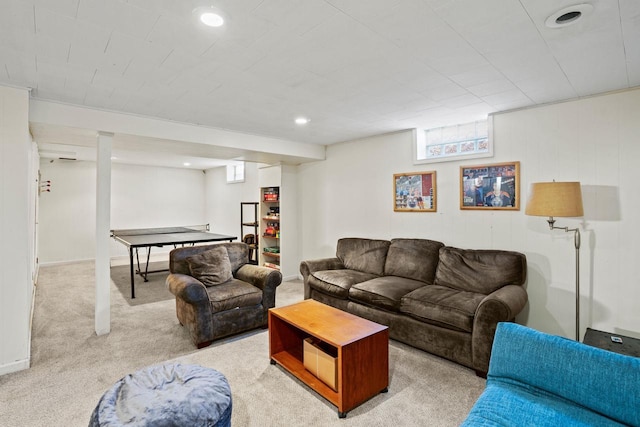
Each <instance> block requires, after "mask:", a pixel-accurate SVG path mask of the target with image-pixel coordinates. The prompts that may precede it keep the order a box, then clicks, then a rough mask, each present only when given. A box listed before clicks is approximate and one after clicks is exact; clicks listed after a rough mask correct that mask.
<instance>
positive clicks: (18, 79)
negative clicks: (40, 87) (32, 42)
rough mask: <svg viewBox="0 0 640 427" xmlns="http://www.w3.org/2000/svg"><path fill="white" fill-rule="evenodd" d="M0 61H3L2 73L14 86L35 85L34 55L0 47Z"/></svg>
mask: <svg viewBox="0 0 640 427" xmlns="http://www.w3.org/2000/svg"><path fill="white" fill-rule="evenodd" d="M0 58H1V59H0V61H1V62H2V63H3V67H2V74H3V75H6V76H7V79H8V80H7V82H8V83H10V84H13V85H16V86H25V87H35V86H36V84H37V70H36V60H35V57H30V56H27V55H24V54H21V53H20V52H16V51H13V50H11V49H3V48H0Z"/></svg>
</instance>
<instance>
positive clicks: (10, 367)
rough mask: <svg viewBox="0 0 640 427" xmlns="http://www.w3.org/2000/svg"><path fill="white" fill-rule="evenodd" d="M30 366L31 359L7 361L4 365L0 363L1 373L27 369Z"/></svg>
mask: <svg viewBox="0 0 640 427" xmlns="http://www.w3.org/2000/svg"><path fill="white" fill-rule="evenodd" d="M29 366H30V363H29V359H23V360H17V361H15V362H12V363H6V364H4V365H0V375H6V374H10V373H12V372H18V371H23V370H25V369H29Z"/></svg>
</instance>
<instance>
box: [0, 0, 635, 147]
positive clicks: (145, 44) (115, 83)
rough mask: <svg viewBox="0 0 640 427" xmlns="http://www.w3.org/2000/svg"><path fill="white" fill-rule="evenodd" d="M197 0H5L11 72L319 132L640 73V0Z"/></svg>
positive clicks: (469, 109)
mask: <svg viewBox="0 0 640 427" xmlns="http://www.w3.org/2000/svg"><path fill="white" fill-rule="evenodd" d="M198 4H200V3H199V2H198V1H196V0H188V1H175V0H111V1H107V0H56V1H49V0H22V1H20V0H4V1H3V6H2V13H1V14H0V61H1V62H0V84H10V85H18V86H26V87H33V86H38V88H39V89H38V88H36V90H34V91H33V92H32V96H33V97H36V98H37V97H46V98H48V99H54V100H59V101H62V102H71V103H79V104H81V105H86V106H90V107H94V108H108V109H112V110H118V111H124V112H127V113H133V114H142V115H152V116H153V115H155V116H156V117H160V118H165V119H169V120H174V121H175V120H178V121H181V120H182V121H185V122H188V123H199V124H202V125H206V126H216V127H222V128H227V129H235V130H238V131H242V132H253V133H256V134H263V135H268V136H273V137H278V138H285V139H287V138H296V139H300V140H302V141H305V142H315V143H334V142H337V141H344V140H347V139H349V138H354V137H356V138H357V137H362V136H363V135H371V134H375V133H381V132H391V131H394V130H399V129H402V128H406V127H407V125H409V124H412V125H415V126H422V125H425V126H426V125H433V124H437V123H439V124H451V123H450V122H452V121H455V120H462V119H468V118H469V117H476V116H478V115H481V114H486V113H487V112H490V111H494V110H496V109H503V108H515V107H519V106H530V105H536V104H542V103H546V102H553V101H557V100H562V99H570V98H575V97H578V96H586V95H591V94H595V93H600V92H602V91H608V90H612V89H624V88H627V87H631V86H637V85H640V1H637V0H619V1H598V2H593V3H592V4H593V5H594V11H593V13H592V14H590V15H588V16H585V17H584V20H583V21H578V22H577V23H576V24H574V25H571V26H569V27H566V28H563V29H561V30H552V29H549V28H547V27H546V26H544V20H545V19H546V17H547V16H549V14H550V13H552V12H555V11H556V10H558V9H560V8H561V7H564V6H566V5H569V4H571V2H570V1H569V0H561V1H560V2H558V1H557V0H519V1H505V0H485V1H482V2H478V1H477V0H476V1H474V0H368V1H366V2H365V1H353V0H308V1H305V2H300V1H299V0H297V1H296V0H269V1H266V0H217V1H216V2H215V6H216V7H218V8H219V9H220V10H221V11H222V13H223V15H224V16H225V19H226V24H225V25H224V26H223V27H220V28H217V29H206V28H204V26H202V25H201V24H198V23H197V22H196V19H195V15H194V13H193V9H194V7H195V6H196V5H198ZM65 51H66V53H65ZM65 55H66V57H65ZM38 63H42V64H46V65H43V67H41V68H38V67H36V65H37V64H38ZM298 112H303V113H304V114H308V115H309V116H311V117H312V121H313V123H314V126H312V127H309V128H306V129H305V130H302V129H300V128H299V127H296V126H294V125H293V124H292V122H291V118H292V116H293V115H295V114H298ZM314 117H315V118H314Z"/></svg>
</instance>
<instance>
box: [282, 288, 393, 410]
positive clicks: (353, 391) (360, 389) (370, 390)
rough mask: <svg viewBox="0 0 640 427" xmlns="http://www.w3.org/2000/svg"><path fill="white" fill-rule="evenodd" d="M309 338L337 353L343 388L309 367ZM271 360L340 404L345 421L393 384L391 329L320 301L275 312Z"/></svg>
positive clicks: (310, 301)
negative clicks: (306, 360) (305, 350)
mask: <svg viewBox="0 0 640 427" xmlns="http://www.w3.org/2000/svg"><path fill="white" fill-rule="evenodd" d="M309 337H314V338H316V339H319V340H321V341H323V342H324V343H326V344H329V345H330V346H332V347H334V348H335V349H336V350H337V351H336V353H337V367H336V369H337V376H338V378H337V387H336V388H337V390H333V389H332V388H331V387H329V386H328V385H326V384H325V383H323V382H322V381H320V380H319V379H318V378H317V377H315V376H314V375H313V374H312V373H311V372H309V371H307V370H306V369H305V367H304V365H303V341H304V339H305V338H309ZM269 357H270V358H271V364H276V363H277V364H279V365H280V366H282V367H283V368H284V369H286V370H287V371H289V372H290V373H291V374H292V375H293V376H295V377H296V378H298V379H299V380H300V381H302V382H303V383H305V384H306V385H308V386H309V387H310V388H311V389H313V390H314V391H316V392H317V393H318V394H320V395H321V396H322V397H324V398H325V399H327V400H328V401H329V402H331V403H332V404H334V405H335V406H337V407H338V416H339V417H340V418H344V417H346V416H347V412H348V411H350V410H351V409H353V408H355V407H356V406H358V405H360V404H362V403H363V402H365V401H366V400H368V399H370V398H371V397H373V396H375V395H377V394H378V393H386V392H387V387H388V386H389V329H388V328H387V327H386V326H383V325H379V324H377V323H374V322H371V321H369V320H366V319H363V318H360V317H357V316H354V315H352V314H349V313H346V312H344V311H342V310H338V309H336V308H333V307H330V306H328V305H325V304H322V303H319V302H317V301H315V300H310V299H309V300H305V301H302V302H300V303H297V304H293V305H289V306H286V307H280V308H272V309H270V310H269Z"/></svg>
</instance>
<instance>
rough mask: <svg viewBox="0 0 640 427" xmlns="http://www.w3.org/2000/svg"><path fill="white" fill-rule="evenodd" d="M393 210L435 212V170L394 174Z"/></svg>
mask: <svg viewBox="0 0 640 427" xmlns="http://www.w3.org/2000/svg"><path fill="white" fill-rule="evenodd" d="M393 210H394V211H395V212H435V211H436V173H435V171H431V172H410V173H397V174H395V175H393Z"/></svg>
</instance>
